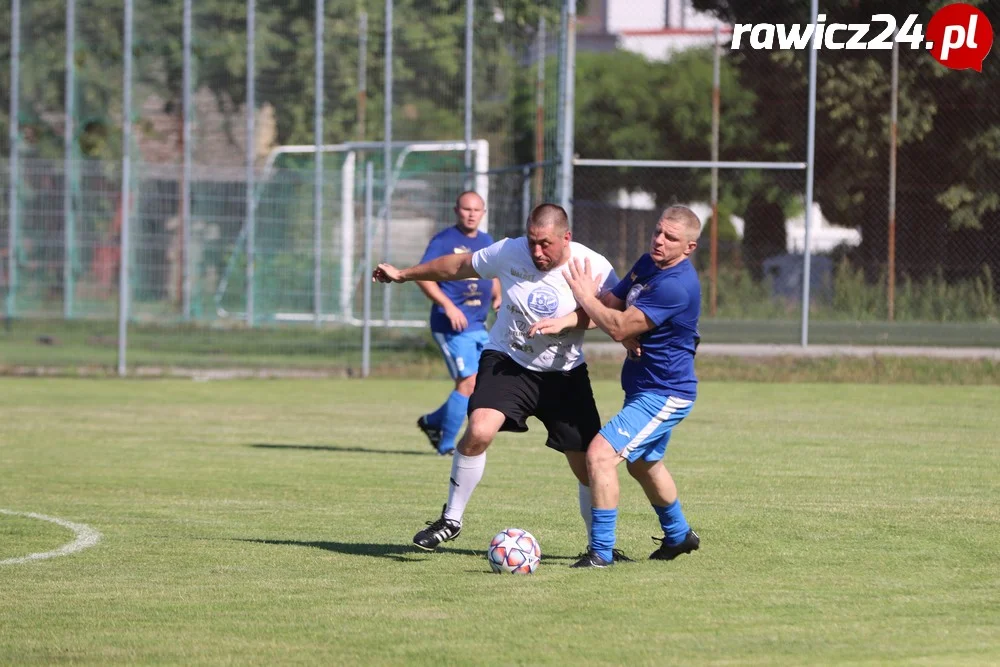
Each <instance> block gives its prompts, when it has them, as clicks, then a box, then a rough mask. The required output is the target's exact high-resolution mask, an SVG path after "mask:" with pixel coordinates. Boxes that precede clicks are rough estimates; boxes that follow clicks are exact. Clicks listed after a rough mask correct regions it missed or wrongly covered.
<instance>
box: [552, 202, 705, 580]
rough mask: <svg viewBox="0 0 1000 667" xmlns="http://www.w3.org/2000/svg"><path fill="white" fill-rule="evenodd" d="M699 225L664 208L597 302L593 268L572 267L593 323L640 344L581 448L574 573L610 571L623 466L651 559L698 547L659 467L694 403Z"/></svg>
mask: <svg viewBox="0 0 1000 667" xmlns="http://www.w3.org/2000/svg"><path fill="white" fill-rule="evenodd" d="M700 233H701V222H700V221H699V220H698V216H697V215H695V214H694V212H693V211H691V210H690V209H689V208H686V207H683V206H671V207H670V208H668V209H666V210H665V211H664V212H663V215H662V216H660V220H659V221H658V222H657V223H656V229H655V231H654V232H653V238H652V241H651V243H650V249H649V252H648V253H647V254H645V255H643V256H642V257H641V258H640V259H639V261H638V262H636V263H635V265H634V266H633V267H632V269H631V270H630V271H629V272H628V275H626V276H625V278H624V279H622V280H621V282H619V283H618V285H617V286H616V287H615V288H614V289H613V290H612V292H611V295H605V296H604V298H603V299H600V298H598V297H597V296H596V294H597V289H596V285H595V284H594V278H593V277H592V276H591V267H590V266H587V265H586V264H581V263H580V262H573V263H571V264H570V265H569V267H568V269H569V271H568V276H567V279H566V280H567V282H568V283H569V285H570V287H571V288H572V290H573V295H574V296H575V297H576V299H577V302H578V303H579V304H580V307H581V308H582V309H583V311H584V312H585V313H586V315H587V316H588V317H589V318H590V320H591V322H593V323H594V324H596V325H597V326H598V327H600V328H601V329H602V330H603V331H604V332H605V333H607V334H608V335H609V336H611V337H612V338H613V339H614V340H616V341H619V342H627V341H630V340H633V339H637V340H638V346H637V347H635V346H633V347H632V348H631V350H630V352H629V354H628V356H627V357H626V359H625V362H624V364H623V366H622V375H621V380H622V389H624V390H625V404H624V406H623V407H622V409H621V411H620V412H619V413H618V414H617V415H615V416H614V417H612V418H611V420H610V421H609V422H608V423H607V424H605V425H604V427H603V428H602V429H601V431H600V433H599V434H598V435H597V436H595V437H594V439H593V440H592V441H591V443H590V447H589V448H588V449H587V471H588V473H589V476H590V488H591V493H592V496H593V509H592V529H591V545H590V550H589V551H588V552H587V553H586V554H584V556H583V557H582V558H581V559H580V560H579V561H577V562H576V563H574V564H573V567H607V566H609V565H611V564H612V563H613V560H614V559H613V554H612V549H613V548H614V546H615V529H616V526H617V522H618V509H617V508H618V492H619V487H618V470H617V466H618V464H619V463H621V462H622V461H627V467H628V471H629V473H630V474H631V475H632V477H634V478H635V479H636V481H638V482H639V484H640V485H641V486H642V489H643V491H645V493H646V497H647V498H648V499H649V502H650V503H651V504H652V506H653V509H654V511H655V512H656V515H657V517H658V518H659V521H660V526H661V527H662V528H663V537H662V538H654V539H658V541H660V542H661V544H660V547H659V548H658V549H657V550H656V551H654V552H653V553H652V554H651V555H650V558H652V559H654V560H673V559H674V558H676V557H677V556H679V555H681V554H685V553H691V552H692V551H694V550H695V549H697V548H698V546H699V543H700V539H699V538H698V535H697V533H695V532H694V531H693V530H691V527H690V526H689V525H688V522H687V519H685V517H684V513H683V512H682V511H681V504H680V501H679V500H678V498H677V487H676V485H675V484H674V480H673V478H672V477H671V475H670V472H669V471H668V470H667V468H666V467H665V466H664V465H663V462H662V460H663V456H664V454H665V453H666V449H667V443H668V442H669V441H670V433H671V431H672V430H673V428H674V427H675V426H677V424H679V423H680V422H681V420H683V419H684V418H685V417H686V416H687V415H688V414H689V413H690V412H691V407H692V406H693V405H694V401H695V397H696V395H697V386H698V380H697V378H696V377H695V373H694V354H695V348H696V347H697V346H698V341H699V339H700V336H699V333H698V315H699V313H700V310H701V286H700V283H699V281H698V274H697V272H696V271H695V268H694V266H693V265H692V264H691V261H690V259H689V257H690V255H691V253H692V252H693V251H694V249H695V248H696V247H697V245H698V236H699V235H700Z"/></svg>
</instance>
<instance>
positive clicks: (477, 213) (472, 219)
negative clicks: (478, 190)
mask: <svg viewBox="0 0 1000 667" xmlns="http://www.w3.org/2000/svg"><path fill="white" fill-rule="evenodd" d="M485 213H486V207H485V206H483V200H482V199H480V198H479V195H476V194H467V195H463V196H462V198H461V199H459V200H458V203H457V204H455V220H456V224H457V225H458V227H459V229H461V230H462V231H463V232H465V233H467V234H468V233H471V232H473V231H475V230H476V229H477V228H478V227H479V221H480V220H482V219H483V215H484V214H485Z"/></svg>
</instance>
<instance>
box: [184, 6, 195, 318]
mask: <svg viewBox="0 0 1000 667" xmlns="http://www.w3.org/2000/svg"><path fill="white" fill-rule="evenodd" d="M191 3H192V0H184V26H183V49H184V52H183V55H182V60H181V62H182V68H183V73H182V76H181V86H182V88H183V90H182V91H181V113H182V115H183V118H182V119H181V147H182V156H181V292H182V294H181V310H182V312H183V315H184V319H185V320H190V319H191V292H192V286H191V161H192V159H191V149H192V146H191V125H192V119H191V110H192V104H191V97H192V87H193V86H194V77H193V75H192V63H191V51H192V48H193V44H192V41H193V39H194V36H193V29H192V24H193V19H192V13H191V12H192V7H191Z"/></svg>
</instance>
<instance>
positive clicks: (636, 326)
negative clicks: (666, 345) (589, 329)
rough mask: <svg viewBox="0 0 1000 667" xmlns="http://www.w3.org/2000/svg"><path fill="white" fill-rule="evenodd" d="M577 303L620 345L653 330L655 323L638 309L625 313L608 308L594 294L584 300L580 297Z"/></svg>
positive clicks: (631, 309)
mask: <svg viewBox="0 0 1000 667" xmlns="http://www.w3.org/2000/svg"><path fill="white" fill-rule="evenodd" d="M577 302H578V303H579V304H580V307H581V308H583V310H584V312H585V313H586V314H587V316H589V317H590V319H591V320H592V321H593V322H594V324H596V325H597V327H598V328H599V329H601V331H603V332H604V333H606V334H608V335H609V336H611V339H612V340H614V341H616V342H618V343H621V342H622V341H624V340H627V339H629V338H635V337H636V336H638V335H639V334H642V333H645V332H647V331H649V330H650V329H652V328H653V323H652V322H651V321H650V320H649V318H648V317H646V315H645V314H644V313H643V312H642V311H641V310H639V309H638V308H635V307H633V308H628V309H626V310H625V311H621V310H616V309H614V308H608V307H607V306H606V305H604V304H603V303H602V302H601V299H599V298H598V297H597V296H596V295H593V294H588V295H584V296H583V298H582V299H580V298H579V297H578V298H577Z"/></svg>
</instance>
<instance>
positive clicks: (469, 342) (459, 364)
mask: <svg viewBox="0 0 1000 667" xmlns="http://www.w3.org/2000/svg"><path fill="white" fill-rule="evenodd" d="M432 335H433V336H434V342H435V343H437V346H438V348H439V349H440V350H441V356H442V357H444V363H445V364H447V365H448V372H449V373H450V374H451V379H452V380H457V379H458V378H467V377H469V376H470V375H475V374H476V372H477V371H478V370H479V357H480V355H482V353H483V347H484V346H485V345H486V341H488V340H489V339H490V335H489V334H488V333H486V331H484V330H483V329H478V330H476V331H463V332H461V333H433V334H432Z"/></svg>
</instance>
